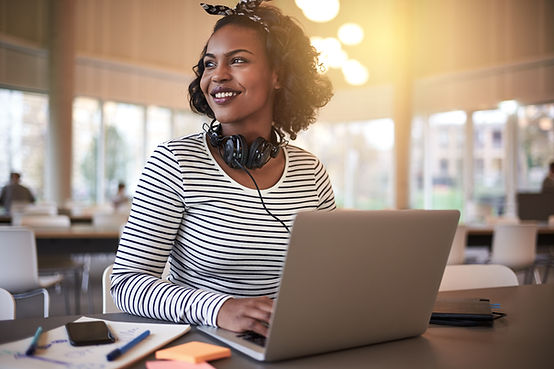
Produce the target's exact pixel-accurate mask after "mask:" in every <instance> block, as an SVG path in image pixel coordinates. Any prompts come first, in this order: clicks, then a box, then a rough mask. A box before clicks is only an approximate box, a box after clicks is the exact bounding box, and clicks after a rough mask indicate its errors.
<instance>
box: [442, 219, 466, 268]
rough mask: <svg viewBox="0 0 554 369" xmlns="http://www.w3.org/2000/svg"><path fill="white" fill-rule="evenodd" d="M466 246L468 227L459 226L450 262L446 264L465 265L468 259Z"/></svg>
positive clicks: (449, 255)
mask: <svg viewBox="0 0 554 369" xmlns="http://www.w3.org/2000/svg"><path fill="white" fill-rule="evenodd" d="M466 244H467V227H466V226H464V225H458V228H456V234H455V235H454V240H453V241H452V247H451V248H450V254H448V261H447V262H446V264H448V265H453V264H463V263H464V261H465V258H466V255H465V253H466Z"/></svg>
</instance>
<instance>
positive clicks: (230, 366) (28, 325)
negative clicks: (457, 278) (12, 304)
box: [0, 282, 554, 369]
mask: <svg viewBox="0 0 554 369" xmlns="http://www.w3.org/2000/svg"><path fill="white" fill-rule="evenodd" d="M379 283H380V282H379ZM439 296H440V297H441V298H476V297H478V298H490V299H491V302H494V303H499V304H501V306H502V309H501V310H502V311H503V312H505V313H506V314H507V316H506V317H504V318H501V319H499V320H497V321H495V323H494V326H493V327H447V326H434V325H431V326H430V327H429V328H428V329H427V331H426V332H425V333H424V334H423V335H422V336H420V337H417V338H409V339H403V340H398V341H393V342H388V343H382V344H376V345H370V346H364V347H360V348H354V349H349V350H342V351H338V352H332V353H328V354H321V355H315V356H310V357H305V358H301V359H292V360H285V361H280V362H274V363H261V362H257V361H255V360H253V359H250V358H249V357H246V356H244V355H243V354H241V353H239V352H237V351H234V350H233V351H232V356H231V357H230V358H226V359H221V360H217V361H213V362H211V365H213V366H214V367H216V368H219V369H234V368H236V369H250V368H256V369H263V368H282V369H296V368H298V369H300V368H301V369H312V368H313V369H316V368H317V369H325V368H332V369H338V368H340V369H342V368H360V369H362V368H363V369H371V368H379V369H388V368H413V369H433V368H448V369H458V368H459V369H467V368H471V369H512V368H513V369H521V368H533V369H541V368H545V369H547V368H552V367H553V366H554V349H553V343H554V314H552V312H553V311H554V285H552V284H549V285H526V286H519V287H503V288H489V289H481V290H468V291H450V292H441V293H439ZM406 308H409V303H407V304H406ZM93 316H94V317H96V318H102V319H107V320H116V321H131V322H158V321H153V320H150V319H144V318H139V317H134V316H131V315H128V314H124V313H119V314H104V315H102V314H98V315H93ZM76 318H77V317H76V316H63V317H52V318H46V319H45V318H37V319H21V320H17V319H16V320H11V321H0V343H5V342H9V341H15V340H19V339H22V338H26V337H31V336H32V335H33V334H34V332H35V330H36V328H37V326H38V325H41V326H42V327H43V328H44V329H52V328H55V327H59V326H61V325H63V324H65V323H67V322H69V321H73V320H75V319H76ZM324 324H328V325H329V334H333V328H332V327H333V324H340V319H337V321H336V322H324ZM299 329H301V327H299ZM190 341H203V342H209V343H214V344H218V345H221V343H219V342H218V341H216V340H214V339H212V338H210V337H208V336H206V335H204V334H203V333H201V332H199V331H198V330H196V329H195V328H193V329H192V330H191V332H189V333H187V334H185V335H184V336H182V337H180V338H178V339H177V340H175V341H173V342H172V343H170V344H169V345H168V346H174V345H177V344H182V343H185V342H190ZM147 360H154V355H153V354H150V355H149V356H148V357H146V358H145V359H143V360H141V361H139V362H137V363H135V364H133V365H132V366H131V368H144V367H145V361H147Z"/></svg>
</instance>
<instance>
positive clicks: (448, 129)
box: [427, 111, 466, 211]
mask: <svg viewBox="0 0 554 369" xmlns="http://www.w3.org/2000/svg"><path fill="white" fill-rule="evenodd" d="M465 122H466V114H465V112H463V111H451V112H445V113H438V114H433V115H431V116H430V117H429V152H428V153H427V154H428V155H429V160H430V174H431V181H432V184H431V187H432V190H431V196H430V197H431V199H430V201H431V208H433V209H459V210H460V211H461V210H462V208H463V181H462V178H463V168H462V165H463V164H462V163H463V158H464V151H463V150H464V145H463V141H462V140H460V137H464V136H465Z"/></svg>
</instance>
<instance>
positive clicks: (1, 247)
mask: <svg viewBox="0 0 554 369" xmlns="http://www.w3.org/2000/svg"><path fill="white" fill-rule="evenodd" d="M0 255H1V257H0V287H1V288H4V289H6V290H8V291H10V292H11V293H16V292H21V291H28V290H31V289H35V288H39V287H40V283H39V279H38V265H37V249H36V245H35V234H34V233H33V231H32V230H30V229H27V228H22V227H9V226H6V227H0Z"/></svg>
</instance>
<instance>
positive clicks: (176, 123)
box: [171, 110, 210, 137]
mask: <svg viewBox="0 0 554 369" xmlns="http://www.w3.org/2000/svg"><path fill="white" fill-rule="evenodd" d="M209 122H210V121H209V118H207V117H204V116H202V115H198V114H195V113H193V112H190V111H182V110H180V111H176V112H174V114H173V133H172V135H171V137H182V136H188V135H190V134H193V133H198V132H200V131H201V130H202V124H203V123H207V124H209Z"/></svg>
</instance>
